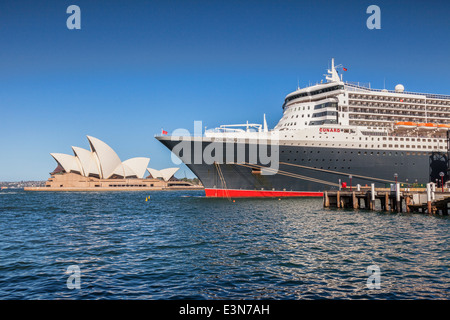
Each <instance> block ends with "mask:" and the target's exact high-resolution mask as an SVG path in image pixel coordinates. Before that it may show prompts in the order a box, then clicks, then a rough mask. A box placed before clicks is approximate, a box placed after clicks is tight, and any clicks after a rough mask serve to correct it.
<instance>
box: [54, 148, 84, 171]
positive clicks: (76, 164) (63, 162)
mask: <svg viewBox="0 0 450 320" xmlns="http://www.w3.org/2000/svg"><path fill="white" fill-rule="evenodd" d="M50 155H51V156H52V157H53V158H54V159H55V160H56V162H58V164H59V165H60V166H61V167H63V169H64V171H66V172H68V173H69V172H73V171H75V172H80V173H81V172H83V171H82V168H81V164H80V161H79V160H78V158H77V157H75V156H72V155H70V154H64V153H50Z"/></svg>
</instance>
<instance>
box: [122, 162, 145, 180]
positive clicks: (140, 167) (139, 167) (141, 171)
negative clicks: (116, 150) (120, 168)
mask: <svg viewBox="0 0 450 320" xmlns="http://www.w3.org/2000/svg"><path fill="white" fill-rule="evenodd" d="M149 162H150V158H142V157H137V158H131V159H128V160H125V161H124V162H123V165H125V166H128V167H129V168H130V169H131V170H132V171H133V172H134V173H135V174H136V177H138V178H141V179H142V178H144V175H145V171H146V169H147V166H148V163H149Z"/></svg>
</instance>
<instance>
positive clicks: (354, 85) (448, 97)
mask: <svg viewBox="0 0 450 320" xmlns="http://www.w3.org/2000/svg"><path fill="white" fill-rule="evenodd" d="M345 85H346V86H347V87H349V88H348V89H350V88H354V89H360V90H364V91H374V92H390V93H401V94H411V95H419V96H425V97H427V98H429V99H445V100H450V95H445V94H434V93H421V92H410V91H403V92H396V91H395V90H387V89H373V88H371V87H370V84H369V85H368V86H365V85H364V84H363V83H359V82H357V83H355V82H348V81H346V82H345ZM350 90H351V89H350Z"/></svg>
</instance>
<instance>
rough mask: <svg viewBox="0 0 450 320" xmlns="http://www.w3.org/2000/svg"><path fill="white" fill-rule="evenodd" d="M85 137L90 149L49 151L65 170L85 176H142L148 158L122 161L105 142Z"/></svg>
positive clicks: (107, 177) (104, 177) (105, 177)
mask: <svg viewBox="0 0 450 320" xmlns="http://www.w3.org/2000/svg"><path fill="white" fill-rule="evenodd" d="M87 138H88V141H89V144H90V146H91V150H86V149H83V148H79V147H72V150H73V153H74V156H72V155H68V154H63V153H51V155H52V157H53V158H54V159H55V160H56V162H58V164H59V166H60V167H62V168H63V170H64V171H65V172H77V173H80V174H81V175H82V176H85V177H89V176H90V175H94V176H98V177H100V178H101V179H109V178H111V177H112V176H113V175H117V176H118V177H123V178H134V177H136V178H140V179H143V178H144V175H145V171H146V169H147V166H148V163H149V162H150V158H144V157H137V158H131V159H128V160H126V161H124V162H122V161H120V158H119V156H118V155H117V154H116V152H115V151H114V150H113V149H112V148H111V147H110V146H108V145H107V144H106V143H104V142H103V141H101V140H99V139H97V138H94V137H91V136H87ZM169 179H170V177H169Z"/></svg>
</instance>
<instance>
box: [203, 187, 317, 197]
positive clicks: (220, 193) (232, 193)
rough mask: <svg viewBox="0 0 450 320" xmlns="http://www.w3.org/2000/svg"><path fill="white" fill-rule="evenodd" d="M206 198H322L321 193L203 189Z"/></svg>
mask: <svg viewBox="0 0 450 320" xmlns="http://www.w3.org/2000/svg"><path fill="white" fill-rule="evenodd" d="M205 193H206V196H207V197H212V198H225V197H230V198H252V197H323V192H311V191H266V190H232V189H227V190H224V189H205Z"/></svg>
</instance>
